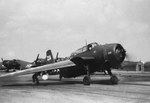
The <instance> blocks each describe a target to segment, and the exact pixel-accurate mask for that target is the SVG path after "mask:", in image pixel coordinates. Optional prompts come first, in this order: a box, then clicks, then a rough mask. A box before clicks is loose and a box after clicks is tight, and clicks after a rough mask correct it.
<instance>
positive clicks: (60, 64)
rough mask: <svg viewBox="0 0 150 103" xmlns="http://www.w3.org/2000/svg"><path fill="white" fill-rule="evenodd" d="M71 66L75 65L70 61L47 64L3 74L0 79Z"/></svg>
mask: <svg viewBox="0 0 150 103" xmlns="http://www.w3.org/2000/svg"><path fill="white" fill-rule="evenodd" d="M71 66H75V64H74V63H73V62H72V61H70V60H65V61H60V62H56V63H53V64H47V65H44V66H39V67H35V68H30V69H26V70H21V71H17V72H13V73H8V74H3V75H0V78H4V77H15V76H19V75H26V74H32V73H35V72H41V71H47V70H54V69H58V68H59V69H62V68H66V67H71Z"/></svg>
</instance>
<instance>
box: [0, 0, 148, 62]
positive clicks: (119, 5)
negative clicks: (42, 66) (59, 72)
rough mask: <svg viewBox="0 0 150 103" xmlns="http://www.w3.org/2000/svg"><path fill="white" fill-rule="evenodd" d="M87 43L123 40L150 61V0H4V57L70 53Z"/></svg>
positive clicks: (0, 28) (0, 46)
mask: <svg viewBox="0 0 150 103" xmlns="http://www.w3.org/2000/svg"><path fill="white" fill-rule="evenodd" d="M86 41H87V43H91V42H97V43H99V44H106V43H120V44H122V45H123V47H124V48H125V49H126V51H127V53H128V54H130V60H133V61H139V60H141V61H144V62H146V61H150V55H149V54H150V0H0V57H3V58H4V59H14V58H15V59H21V60H25V61H33V60H35V59H36V56H37V54H38V53H39V54H40V57H41V58H45V52H46V51H47V50H48V49H51V50H52V52H53V54H54V57H55V55H56V53H57V52H59V56H61V57H65V56H69V55H70V53H71V52H73V51H75V50H76V49H78V48H80V47H82V46H84V45H85V44H86Z"/></svg>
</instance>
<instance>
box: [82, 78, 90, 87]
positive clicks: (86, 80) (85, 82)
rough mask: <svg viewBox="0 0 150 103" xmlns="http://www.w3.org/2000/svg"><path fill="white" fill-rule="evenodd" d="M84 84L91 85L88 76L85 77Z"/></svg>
mask: <svg viewBox="0 0 150 103" xmlns="http://www.w3.org/2000/svg"><path fill="white" fill-rule="evenodd" d="M83 84H84V85H90V78H89V77H88V76H85V77H84V78H83Z"/></svg>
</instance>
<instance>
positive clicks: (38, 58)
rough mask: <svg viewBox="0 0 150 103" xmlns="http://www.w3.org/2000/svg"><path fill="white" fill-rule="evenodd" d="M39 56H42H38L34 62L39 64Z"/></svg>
mask: <svg viewBox="0 0 150 103" xmlns="http://www.w3.org/2000/svg"><path fill="white" fill-rule="evenodd" d="M39 55H40V54H38V55H37V57H36V60H35V61H34V62H35V63H37V61H38V59H39Z"/></svg>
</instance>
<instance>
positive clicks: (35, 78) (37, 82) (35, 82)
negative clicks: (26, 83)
mask: <svg viewBox="0 0 150 103" xmlns="http://www.w3.org/2000/svg"><path fill="white" fill-rule="evenodd" d="M38 75H39V74H38V73H35V74H34V75H33V76H32V80H33V83H34V84H36V85H39V79H38Z"/></svg>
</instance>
